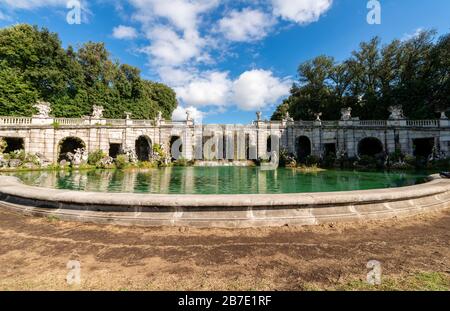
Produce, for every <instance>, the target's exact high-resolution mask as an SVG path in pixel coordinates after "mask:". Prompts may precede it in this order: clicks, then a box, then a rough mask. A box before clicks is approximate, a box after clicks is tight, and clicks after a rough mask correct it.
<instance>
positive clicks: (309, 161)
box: [306, 155, 320, 166]
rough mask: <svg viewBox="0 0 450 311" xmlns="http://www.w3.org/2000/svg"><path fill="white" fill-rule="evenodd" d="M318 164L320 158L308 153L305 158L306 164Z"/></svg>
mask: <svg viewBox="0 0 450 311" xmlns="http://www.w3.org/2000/svg"><path fill="white" fill-rule="evenodd" d="M319 164H320V158H319V157H317V156H314V155H310V156H308V157H307V158H306V165H307V166H318V165H319Z"/></svg>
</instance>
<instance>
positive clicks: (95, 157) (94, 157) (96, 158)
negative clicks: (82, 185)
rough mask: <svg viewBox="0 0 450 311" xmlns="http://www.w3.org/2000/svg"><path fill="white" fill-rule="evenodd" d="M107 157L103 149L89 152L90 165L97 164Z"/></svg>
mask: <svg viewBox="0 0 450 311" xmlns="http://www.w3.org/2000/svg"><path fill="white" fill-rule="evenodd" d="M105 157H106V154H105V153H104V152H103V151H102V150H97V151H94V152H91V153H89V156H88V164H89V165H97V164H98V163H99V162H100V161H101V160H102V159H103V158H105Z"/></svg>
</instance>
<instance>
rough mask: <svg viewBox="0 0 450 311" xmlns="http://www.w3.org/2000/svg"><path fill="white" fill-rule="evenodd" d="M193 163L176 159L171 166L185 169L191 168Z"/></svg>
mask: <svg viewBox="0 0 450 311" xmlns="http://www.w3.org/2000/svg"><path fill="white" fill-rule="evenodd" d="M192 164H193V163H192V162H191V161H189V160H186V159H184V158H181V159H178V160H176V161H174V162H173V163H172V165H173V166H180V167H183V166H184V167H186V166H191V165H192Z"/></svg>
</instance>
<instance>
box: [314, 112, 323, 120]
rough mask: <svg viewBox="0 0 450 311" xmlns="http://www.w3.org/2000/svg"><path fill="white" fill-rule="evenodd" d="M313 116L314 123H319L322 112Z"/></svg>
mask: <svg viewBox="0 0 450 311" xmlns="http://www.w3.org/2000/svg"><path fill="white" fill-rule="evenodd" d="M314 116H315V117H316V122H321V121H322V120H320V118H321V117H322V112H319V113H315V114H314Z"/></svg>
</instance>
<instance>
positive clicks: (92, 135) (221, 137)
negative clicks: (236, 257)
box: [0, 117, 450, 162]
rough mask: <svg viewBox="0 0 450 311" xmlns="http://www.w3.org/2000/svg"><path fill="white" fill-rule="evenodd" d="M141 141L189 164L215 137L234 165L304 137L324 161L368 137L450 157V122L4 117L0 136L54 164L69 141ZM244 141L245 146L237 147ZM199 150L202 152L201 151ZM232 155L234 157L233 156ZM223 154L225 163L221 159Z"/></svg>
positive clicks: (103, 146) (291, 148) (98, 145)
mask: <svg viewBox="0 0 450 311" xmlns="http://www.w3.org/2000/svg"><path fill="white" fill-rule="evenodd" d="M140 136H145V137H147V138H148V139H149V140H150V142H151V143H152V144H160V145H163V146H164V147H165V150H170V142H171V140H172V138H173V137H179V138H181V140H182V143H183V147H182V157H183V158H185V159H187V160H193V159H199V155H201V154H203V155H204V153H202V150H201V149H200V151H198V150H199V149H198V147H199V145H202V144H203V143H204V137H209V138H213V139H214V140H215V144H214V145H215V147H213V149H212V150H213V151H214V152H216V153H217V156H216V158H217V159H222V158H223V156H224V153H220V151H221V150H225V149H226V148H225V146H230V145H233V148H232V150H234V151H231V152H228V155H226V158H227V159H229V158H230V156H231V154H232V155H233V159H234V160H245V159H246V158H248V157H250V159H253V158H255V157H257V158H264V157H266V156H267V154H268V153H267V141H268V138H269V137H270V136H271V137H272V138H273V141H277V140H278V139H279V141H280V147H281V148H282V149H286V150H288V152H289V153H292V154H296V153H297V152H298V146H297V141H298V138H299V137H307V138H308V139H309V141H310V142H311V154H312V155H316V156H322V155H323V153H324V150H325V145H326V144H330V145H333V144H334V146H335V149H336V152H339V151H345V152H346V153H347V155H348V156H349V157H353V156H357V155H358V145H359V142H360V141H361V140H362V139H364V138H368V137H373V138H377V139H378V140H379V141H380V142H381V143H382V145H383V148H384V152H386V153H387V154H389V153H392V152H394V151H395V150H396V149H401V150H402V152H403V153H405V154H409V155H412V154H413V152H414V150H413V141H414V140H415V139H434V142H435V146H438V148H439V150H440V151H441V152H442V153H443V154H445V155H446V156H450V121H449V120H447V119H441V120H422V121H409V120H398V119H392V120H382V121H360V120H357V119H351V118H346V120H341V121H320V120H317V121H296V122H294V121H292V120H291V119H286V120H285V121H281V122H268V121H262V120H259V121H255V122H254V123H253V124H251V125H248V126H244V125H195V124H194V123H193V121H191V120H187V121H185V122H166V121H162V120H131V119H126V120H125V119H124V120H108V119H103V118H100V119H98V118H93V117H90V118H84V119H65V118H60V119H58V118H51V117H49V118H42V117H40V118H20V117H0V137H2V138H21V139H23V142H24V149H25V151H26V152H29V153H39V154H42V155H44V156H45V157H46V158H47V159H48V160H49V161H52V162H55V161H57V159H58V152H59V145H60V143H61V141H63V140H64V139H65V138H67V137H76V138H79V139H81V140H82V141H83V142H84V144H85V147H86V149H87V151H88V152H92V151H96V150H103V151H104V152H106V153H108V152H109V150H110V147H111V144H120V145H122V146H123V147H124V148H125V147H129V148H135V143H136V140H137V139H138V138H139V137H140ZM236 141H239V142H240V143H236ZM196 148H197V149H196ZM230 153H231V154H230ZM220 154H222V158H221V157H220Z"/></svg>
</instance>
